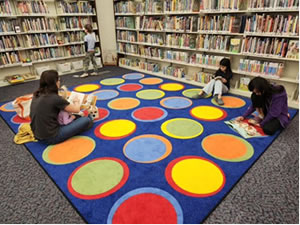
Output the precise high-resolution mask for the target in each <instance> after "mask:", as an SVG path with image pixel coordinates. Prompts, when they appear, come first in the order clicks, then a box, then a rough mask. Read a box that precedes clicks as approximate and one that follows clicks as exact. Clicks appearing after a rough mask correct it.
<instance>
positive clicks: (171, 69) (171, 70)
mask: <svg viewBox="0 0 300 225" xmlns="http://www.w3.org/2000/svg"><path fill="white" fill-rule="evenodd" d="M162 72H163V74H164V75H169V76H173V77H178V78H182V77H185V69H184V68H182V67H177V66H171V65H170V66H163V67H162Z"/></svg>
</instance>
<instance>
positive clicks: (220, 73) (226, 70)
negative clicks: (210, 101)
mask: <svg viewBox="0 0 300 225" xmlns="http://www.w3.org/2000/svg"><path fill="white" fill-rule="evenodd" d="M231 78H232V71H231V65H230V60H229V59H227V58H223V59H222V60H221V61H220V68H219V69H218V70H217V72H216V73H215V76H214V78H213V79H211V80H210V81H209V82H208V83H207V84H206V85H205V87H204V88H203V90H201V91H200V93H199V94H197V95H195V96H193V98H195V99H199V98H206V97H208V96H209V95H210V94H211V93H212V92H214V94H213V98H214V100H215V101H216V102H217V103H218V104H219V105H224V102H223V100H222V94H224V93H227V92H228V90H229V89H230V79H231Z"/></svg>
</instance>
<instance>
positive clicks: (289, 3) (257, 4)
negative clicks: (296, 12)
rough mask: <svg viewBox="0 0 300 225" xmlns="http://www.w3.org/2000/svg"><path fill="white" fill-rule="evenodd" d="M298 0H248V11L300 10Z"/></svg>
mask: <svg viewBox="0 0 300 225" xmlns="http://www.w3.org/2000/svg"><path fill="white" fill-rule="evenodd" d="M298 7H299V1H298V0H268V1H266V0H248V9H264V10H265V9H275V10H276V9H277V10H278V9H283V8H285V9H287V8H298Z"/></svg>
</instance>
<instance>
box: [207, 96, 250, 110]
mask: <svg viewBox="0 0 300 225" xmlns="http://www.w3.org/2000/svg"><path fill="white" fill-rule="evenodd" d="M222 100H223V102H224V105H219V104H217V103H216V101H215V100H214V99H212V100H211V102H212V103H213V104H214V105H216V106H219V107H224V108H241V107H243V106H244V105H246V102H245V101H244V100H243V99H241V98H238V97H233V96H222Z"/></svg>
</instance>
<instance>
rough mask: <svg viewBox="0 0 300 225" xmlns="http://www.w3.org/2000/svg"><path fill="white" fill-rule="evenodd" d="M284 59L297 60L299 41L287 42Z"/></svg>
mask: <svg viewBox="0 0 300 225" xmlns="http://www.w3.org/2000/svg"><path fill="white" fill-rule="evenodd" d="M286 57H287V58H289V59H299V41H295V40H291V41H289V45H288V50H287V53H286Z"/></svg>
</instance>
